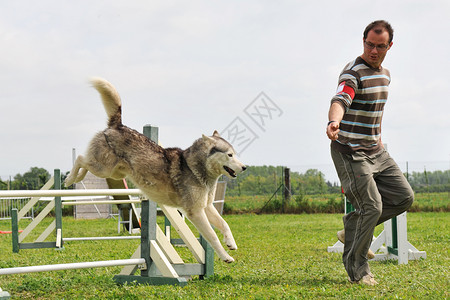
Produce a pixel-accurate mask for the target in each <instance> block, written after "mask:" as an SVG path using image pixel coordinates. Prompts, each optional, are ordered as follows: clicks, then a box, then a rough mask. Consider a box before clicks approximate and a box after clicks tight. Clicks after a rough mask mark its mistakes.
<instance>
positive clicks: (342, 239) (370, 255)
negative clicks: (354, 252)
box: [337, 229, 375, 259]
mask: <svg viewBox="0 0 450 300" xmlns="http://www.w3.org/2000/svg"><path fill="white" fill-rule="evenodd" d="M337 238H338V240H339V241H340V242H341V243H342V244H345V229H342V230H339V231H338V232H337ZM374 257H375V253H373V251H372V250H370V249H369V251H367V258H368V259H372V258H374Z"/></svg>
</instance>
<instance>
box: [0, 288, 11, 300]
mask: <svg viewBox="0 0 450 300" xmlns="http://www.w3.org/2000/svg"><path fill="white" fill-rule="evenodd" d="M9 298H11V295H10V294H9V293H8V292H7V291H3V290H2V288H0V299H1V300H6V299H9Z"/></svg>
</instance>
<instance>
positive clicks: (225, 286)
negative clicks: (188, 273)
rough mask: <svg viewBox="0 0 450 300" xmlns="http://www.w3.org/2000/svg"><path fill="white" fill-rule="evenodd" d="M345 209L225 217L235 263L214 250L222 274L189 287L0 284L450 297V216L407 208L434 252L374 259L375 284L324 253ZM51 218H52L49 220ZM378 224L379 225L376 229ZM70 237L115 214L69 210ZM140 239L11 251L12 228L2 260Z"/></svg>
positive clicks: (27, 294)
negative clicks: (356, 278)
mask: <svg viewBox="0 0 450 300" xmlns="http://www.w3.org/2000/svg"><path fill="white" fill-rule="evenodd" d="M341 216H342V215H341V214H298V215H292V214H291V215H281V214H263V215H255V214H246V215H228V216H225V218H226V220H227V221H228V222H229V224H230V227H231V228H232V230H233V233H234V235H235V238H236V241H237V244H238V246H239V249H238V250H236V251H233V252H232V253H231V251H230V253H231V254H232V255H233V256H234V258H235V259H236V262H235V263H233V264H225V263H223V262H221V261H219V260H218V259H217V256H216V260H215V275H214V276H213V277H210V278H208V279H206V280H198V278H194V280H192V281H190V282H189V284H188V286H187V287H184V288H181V287H175V286H144V285H141V286H133V285H127V286H118V285H116V284H115V283H114V282H113V280H112V277H113V276H114V275H115V274H118V273H119V271H120V267H110V268H97V269H83V270H72V271H57V272H46V273H32V274H23V275H8V276H0V287H1V288H3V289H4V290H6V291H9V292H10V293H11V294H12V296H13V298H12V299H299V298H300V299H301V298H308V299H319V298H333V299H374V298H377V299H384V298H388V299H397V298H398V299H448V297H449V296H450V295H449V289H448V287H449V283H450V282H449V269H450V255H449V249H450V240H449V234H450V232H449V229H448V224H450V213H410V214H408V238H409V241H410V242H411V243H412V244H413V245H414V246H415V247H417V248H418V249H419V250H425V251H427V258H426V259H425V260H419V261H410V262H409V264H407V265H398V264H397V263H396V262H395V261H388V262H370V265H371V269H372V272H373V273H374V274H375V276H376V280H378V281H379V282H380V284H379V285H378V286H376V287H365V286H360V285H352V284H350V283H348V282H347V279H346V274H345V271H344V268H343V266H342V262H341V255H340V254H338V253H328V252H327V251H326V249H327V246H331V245H333V244H334V243H335V242H336V231H338V230H339V229H341V227H342V221H341ZM44 221H45V223H46V224H48V223H50V222H51V219H50V218H48V219H45V220H44ZM160 221H161V222H162V219H161V218H160ZM25 223H27V221H24V223H23V225H21V227H20V228H21V229H22V228H23V226H24V224H25ZM21 224H22V222H21ZM9 229H10V223H9V222H7V221H0V230H9ZM381 230H382V228H381V226H379V227H377V229H376V232H377V234H378V233H379V232H380V231H381ZM63 234H64V236H66V237H69V236H72V237H73V236H101V235H117V220H113V219H108V220H89V221H87V220H85V221H80V220H73V218H70V217H65V218H63ZM122 234H125V233H122ZM138 243H139V241H137V240H133V241H101V242H100V241H96V242H72V243H66V244H65V248H64V250H62V251H57V250H53V249H40V250H38V249H34V250H21V251H20V253H18V254H13V253H12V251H11V237H10V235H0V267H1V268H6V267H14V266H27V265H40V264H54V263H64V262H83V261H95V260H109V259H123V258H129V257H130V255H131V254H132V252H133V251H134V250H135V249H136V247H137V245H138ZM178 250H179V252H180V253H181V255H182V257H183V258H185V259H186V260H187V261H191V260H192V255H190V254H189V253H188V252H187V250H186V249H185V248H179V249H178Z"/></svg>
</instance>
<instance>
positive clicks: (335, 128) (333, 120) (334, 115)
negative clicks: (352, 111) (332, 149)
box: [327, 102, 345, 141]
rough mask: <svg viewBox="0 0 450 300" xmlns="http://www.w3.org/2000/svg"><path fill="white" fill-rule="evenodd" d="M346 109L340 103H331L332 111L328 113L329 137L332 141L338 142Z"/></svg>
mask: <svg viewBox="0 0 450 300" xmlns="http://www.w3.org/2000/svg"><path fill="white" fill-rule="evenodd" d="M344 113H345V108H344V105H343V104H342V103H340V102H333V103H331V106H330V110H329V112H328V121H329V122H328V126H327V135H328V138H329V139H330V140H332V141H335V140H337V138H338V133H339V123H341V121H342V118H343V117H344Z"/></svg>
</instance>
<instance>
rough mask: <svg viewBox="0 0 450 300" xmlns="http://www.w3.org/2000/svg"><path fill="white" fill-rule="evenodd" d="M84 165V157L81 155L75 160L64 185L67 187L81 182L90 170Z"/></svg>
mask: <svg viewBox="0 0 450 300" xmlns="http://www.w3.org/2000/svg"><path fill="white" fill-rule="evenodd" d="M83 166H84V157H83V156H82V155H79V156H78V157H77V159H76V160H75V163H74V165H73V168H72V171H70V174H69V176H67V178H66V180H65V181H64V185H65V186H66V187H68V186H70V185H72V184H74V183H75V182H80V181H81V180H83V178H84V176H86V173H87V172H88V170H87V169H86V168H84V167H83Z"/></svg>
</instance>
